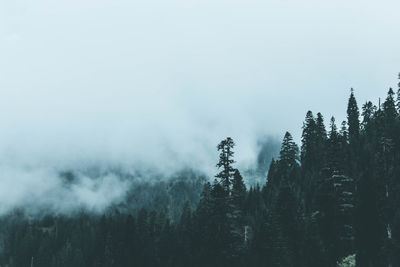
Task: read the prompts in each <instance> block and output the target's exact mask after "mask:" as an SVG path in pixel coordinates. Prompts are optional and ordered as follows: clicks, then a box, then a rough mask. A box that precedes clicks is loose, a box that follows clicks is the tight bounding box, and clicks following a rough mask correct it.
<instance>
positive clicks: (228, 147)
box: [215, 137, 235, 194]
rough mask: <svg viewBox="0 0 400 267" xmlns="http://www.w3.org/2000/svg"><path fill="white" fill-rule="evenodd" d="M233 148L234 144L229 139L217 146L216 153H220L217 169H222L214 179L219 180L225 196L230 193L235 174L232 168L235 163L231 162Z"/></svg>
mask: <svg viewBox="0 0 400 267" xmlns="http://www.w3.org/2000/svg"><path fill="white" fill-rule="evenodd" d="M234 146H235V143H234V142H233V140H232V138H230V137H227V138H226V139H225V140H222V141H221V142H220V143H219V144H218V146H217V149H218V151H220V154H219V161H218V163H217V167H218V169H220V168H222V170H221V171H220V172H219V173H218V174H217V175H216V176H215V177H216V178H219V179H220V181H221V184H222V186H223V188H224V190H225V193H226V194H229V192H230V187H231V183H232V178H233V174H234V172H235V169H234V168H233V167H232V164H233V163H235V161H234V160H233V154H234V152H233V147H234Z"/></svg>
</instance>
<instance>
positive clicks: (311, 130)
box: [301, 111, 317, 170]
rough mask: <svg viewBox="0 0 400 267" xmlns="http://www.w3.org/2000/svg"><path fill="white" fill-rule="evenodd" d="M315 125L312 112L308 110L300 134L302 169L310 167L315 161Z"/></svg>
mask: <svg viewBox="0 0 400 267" xmlns="http://www.w3.org/2000/svg"><path fill="white" fill-rule="evenodd" d="M316 128H317V126H316V123H315V119H314V116H313V113H312V112H311V111H308V112H307V114H306V118H305V122H304V124H303V133H302V136H301V142H302V144H301V165H302V166H303V169H307V170H308V169H310V168H311V166H313V164H314V163H315V162H316V160H317V157H316V131H317V129H316Z"/></svg>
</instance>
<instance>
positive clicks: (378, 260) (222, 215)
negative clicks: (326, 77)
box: [0, 89, 400, 267]
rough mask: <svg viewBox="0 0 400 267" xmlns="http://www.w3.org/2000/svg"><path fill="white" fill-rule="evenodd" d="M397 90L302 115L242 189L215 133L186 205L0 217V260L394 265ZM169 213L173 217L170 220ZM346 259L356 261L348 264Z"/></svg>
mask: <svg viewBox="0 0 400 267" xmlns="http://www.w3.org/2000/svg"><path fill="white" fill-rule="evenodd" d="M399 113H400V90H399V91H398V92H397V97H396V95H395V93H394V92H393V90H392V89H390V90H389V92H388V95H387V98H386V100H385V101H383V103H382V104H381V103H379V105H378V106H375V105H374V104H373V103H372V102H367V103H365V104H364V105H362V109H361V111H360V110H359V107H358V105H357V101H356V98H355V95H354V92H353V90H352V91H351V95H350V99H349V102H348V109H347V115H348V116H347V121H344V122H343V123H342V124H341V126H340V129H338V127H337V126H336V123H335V119H334V118H332V119H331V120H330V125H329V127H327V128H326V127H325V122H324V118H323V116H322V114H320V113H318V114H317V115H316V116H314V114H313V113H312V112H311V111H309V112H307V114H306V118H305V122H304V126H303V134H302V139H301V142H302V144H301V147H300V148H299V147H298V146H297V144H296V143H295V142H294V141H293V138H292V136H291V134H290V133H288V132H287V133H286V134H285V136H284V139H283V142H282V147H281V151H280V155H279V158H278V159H276V160H272V162H271V164H270V167H269V172H268V175H267V179H266V183H265V184H264V185H263V186H254V187H251V188H249V189H246V186H245V184H244V182H243V178H242V175H241V173H240V172H239V170H237V169H236V168H234V160H233V157H234V152H233V151H234V150H233V149H234V145H235V144H234V142H233V140H232V139H231V138H227V139H225V140H223V141H222V142H221V143H220V144H219V145H218V147H217V149H218V151H219V152H220V157H219V161H218V163H217V167H218V170H219V171H218V174H217V175H216V177H215V180H214V182H213V183H210V182H206V183H204V185H203V190H202V193H201V196H200V200H199V202H198V204H197V206H196V207H193V206H192V205H191V203H189V202H187V203H186V204H184V205H183V208H182V212H181V214H180V216H170V214H168V209H166V210H163V209H157V211H153V209H151V207H146V209H145V208H143V209H141V210H140V211H138V212H133V213H131V212H123V211H120V210H118V209H115V210H113V211H112V212H111V211H109V212H107V213H106V214H104V215H103V216H96V215H89V214H87V213H85V212H81V213H79V214H76V215H74V216H54V215H48V216H45V217H42V218H31V219H26V220H22V219H21V217H23V215H22V214H19V213H18V212H15V213H14V214H12V215H9V216H8V217H6V218H3V219H2V221H1V224H2V231H1V234H2V236H1V239H2V244H1V255H0V264H1V266H24V267H26V266H29V265H30V264H31V265H34V266H76V267H79V266H163V267H167V266H171V267H172V266H173V267H179V266H185V267H186V266H192V267H195V266H199V267H200V266H211V267H212V266H268V267H275V266H288V267H289V266H293V267H313V266H315V267H321V266H327V267H329V266H338V265H340V266H353V265H354V264H356V266H360V267H379V266H393V267H395V266H400V199H399V198H400V194H399V193H400V164H399V163H400V115H399ZM176 217H179V218H178V219H176ZM354 262H356V263H354Z"/></svg>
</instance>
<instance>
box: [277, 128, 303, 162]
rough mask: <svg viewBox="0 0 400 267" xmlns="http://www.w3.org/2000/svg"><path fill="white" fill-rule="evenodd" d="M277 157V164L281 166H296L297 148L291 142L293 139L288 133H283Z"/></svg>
mask: <svg viewBox="0 0 400 267" xmlns="http://www.w3.org/2000/svg"><path fill="white" fill-rule="evenodd" d="M279 156H280V157H279V162H280V164H281V165H283V166H286V167H288V168H292V167H295V166H297V165H298V163H297V162H298V157H299V147H298V146H297V145H296V143H295V142H294V141H293V137H292V135H291V134H290V133H289V132H286V133H285V136H284V138H283V141H282V147H281V151H280V153H279Z"/></svg>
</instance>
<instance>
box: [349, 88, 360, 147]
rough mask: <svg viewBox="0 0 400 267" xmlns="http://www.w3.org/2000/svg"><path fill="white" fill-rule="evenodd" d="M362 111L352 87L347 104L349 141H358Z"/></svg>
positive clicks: (351, 142) (352, 142)
mask: <svg viewBox="0 0 400 267" xmlns="http://www.w3.org/2000/svg"><path fill="white" fill-rule="evenodd" d="M359 117H360V112H359V111H358V106H357V101H356V98H355V97H354V89H353V88H351V94H350V98H349V103H348V105H347V122H348V125H349V142H350V144H354V143H356V142H358V141H357V140H358V137H359V134H360V119H359Z"/></svg>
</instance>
